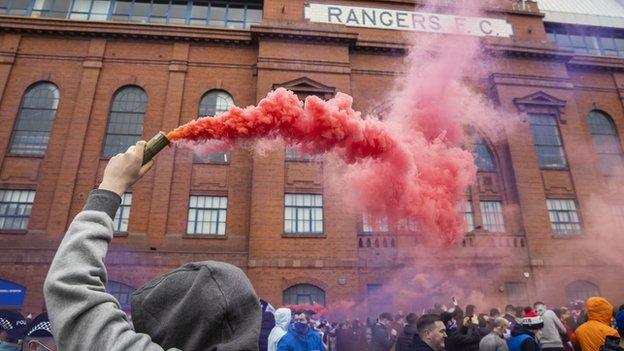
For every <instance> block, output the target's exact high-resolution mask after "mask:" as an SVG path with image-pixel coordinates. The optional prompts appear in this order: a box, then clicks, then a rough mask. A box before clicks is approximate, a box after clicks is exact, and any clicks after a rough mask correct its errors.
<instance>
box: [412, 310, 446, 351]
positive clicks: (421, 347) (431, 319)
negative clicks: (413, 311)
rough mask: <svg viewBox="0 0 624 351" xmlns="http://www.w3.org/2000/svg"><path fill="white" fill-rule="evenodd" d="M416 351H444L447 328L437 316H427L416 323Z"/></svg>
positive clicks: (423, 316)
mask: <svg viewBox="0 0 624 351" xmlns="http://www.w3.org/2000/svg"><path fill="white" fill-rule="evenodd" d="M416 329H418V334H416V335H415V336H414V350H415V351H444V339H445V338H446V327H445V326H444V323H443V322H442V320H441V319H440V316H439V315H437V314H425V315H422V316H421V317H420V318H418V322H416Z"/></svg>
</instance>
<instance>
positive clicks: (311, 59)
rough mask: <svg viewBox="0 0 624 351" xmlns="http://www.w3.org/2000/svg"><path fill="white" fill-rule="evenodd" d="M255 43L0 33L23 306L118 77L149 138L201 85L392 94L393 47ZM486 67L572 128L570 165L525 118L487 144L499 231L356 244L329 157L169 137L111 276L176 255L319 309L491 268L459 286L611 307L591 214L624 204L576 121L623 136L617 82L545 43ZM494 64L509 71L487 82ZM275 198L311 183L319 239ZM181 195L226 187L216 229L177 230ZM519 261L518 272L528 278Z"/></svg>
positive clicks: (137, 275)
mask: <svg viewBox="0 0 624 351" xmlns="http://www.w3.org/2000/svg"><path fill="white" fill-rule="evenodd" d="M266 3H267V4H266V5H265V12H264V16H265V19H267V21H266V23H267V25H268V24H270V23H277V22H271V21H281V20H286V19H288V20H291V21H294V22H292V23H294V24H293V26H294V27H297V28H301V27H303V28H304V29H305V28H306V26H308V28H309V27H311V26H310V25H306V24H305V22H302V16H303V13H302V11H303V10H302V4H303V2H291V1H288V2H285V1H267V2H266ZM370 5H371V6H386V7H387V6H395V5H388V4H382V3H381V2H380V3H370ZM397 6H398V5H397ZM282 7H284V11H282ZM409 7H410V5H401V8H406V9H407V8H409ZM492 16H503V15H502V13H496V14H492ZM507 16H508V18H509V19H510V21H511V22H512V23H513V25H514V27H515V30H516V33H517V34H518V37H517V40H521V41H524V42H529V43H533V44H535V45H545V47H547V46H548V44H544V43H543V41H544V40H545V37H544V32H543V26H542V25H541V17H538V16H524V15H523V16H515V15H512V14H508V15H507ZM269 20H271V21H269ZM323 28H325V27H323ZM327 28H329V29H332V30H334V29H335V30H336V31H345V32H354V33H358V32H359V35H360V37H358V40H384V41H388V42H403V40H404V39H403V38H402V37H401V35H402V33H398V32H394V31H382V30H356V29H353V28H347V29H345V28H341V27H337V26H328V27H327ZM206 35H208V36H209V35H210V34H206ZM254 40H255V41H253V42H251V43H248V42H241V43H232V42H229V43H225V42H215V41H182V40H166V39H160V40H157V39H155V38H148V37H140V36H139V37H137V38H132V39H129V38H128V39H123V38H119V37H114V36H108V37H89V36H81V37H77V36H69V35H64V34H60V33H56V34H54V33H48V34H30V33H23V32H20V33H18V32H6V31H5V32H2V34H0V51H2V53H3V54H4V56H0V118H1V121H2V123H0V187H1V188H32V189H36V190H37V197H36V200H35V204H34V206H33V212H32V215H31V219H30V223H29V228H28V233H26V234H9V233H0V279H6V280H11V281H14V282H16V283H19V284H22V285H25V286H27V288H28V292H27V296H26V303H25V305H24V311H25V312H37V311H38V310H39V309H40V308H41V307H42V301H43V299H42V293H41V287H42V283H43V279H44V277H45V273H46V270H47V268H48V266H49V263H50V261H51V259H52V257H53V254H54V251H55V249H56V247H57V245H58V242H59V241H60V239H61V237H62V234H63V232H64V230H65V228H66V226H67V225H68V223H69V221H70V220H71V219H72V217H73V216H74V215H75V214H76V213H77V212H78V211H79V210H80V208H81V207H82V205H83V203H84V200H85V199H86V197H87V195H88V193H89V191H90V190H91V189H93V188H94V187H96V186H97V184H98V183H99V181H100V180H101V175H102V171H103V169H104V166H105V164H106V160H104V159H102V158H101V156H100V155H101V152H102V145H103V138H104V135H105V129H106V125H107V120H108V113H109V107H110V102H111V98H112V96H113V94H114V93H115V92H116V91H117V90H118V89H119V88H121V87H123V86H126V85H136V86H139V87H141V88H142V89H144V90H145V91H146V93H147V96H148V104H147V111H146V114H145V123H144V130H143V138H144V139H148V138H150V137H151V136H152V135H154V134H155V133H156V132H157V131H159V130H170V129H171V128H173V127H175V126H177V125H179V124H181V123H184V122H186V121H188V120H190V119H192V118H195V117H196V114H197V112H198V105H199V101H200V99H201V96H202V95H203V94H204V93H205V92H207V91H209V90H211V89H223V90H226V91H228V92H229V93H230V94H231V95H232V97H233V99H234V101H235V103H236V104H237V105H239V106H246V105H250V104H254V103H255V102H257V101H258V99H260V98H262V97H263V96H265V95H266V93H267V92H268V91H269V90H271V89H272V87H273V85H274V84H280V83H284V82H287V81H290V80H293V79H297V78H301V77H307V78H309V79H312V80H314V81H317V82H319V83H321V84H324V85H326V86H330V87H334V88H335V89H336V90H337V91H343V92H347V93H350V94H352V95H353V96H354V104H355V106H356V108H358V109H361V110H362V111H370V110H372V109H374V108H375V107H378V106H379V105H381V104H382V103H383V102H384V101H385V100H386V94H387V93H388V92H389V91H390V90H391V89H392V88H393V87H394V79H395V78H396V77H397V76H398V75H399V74H400V73H401V72H402V68H401V65H402V64H403V61H404V57H405V56H404V55H401V54H397V53H390V52H386V51H377V52H372V51H364V50H359V49H354V48H353V47H350V45H351V44H349V43H348V42H324V43H321V42H319V41H318V40H308V41H306V40H305V39H301V38H298V39H283V38H264V37H259V38H257V39H254ZM511 44H512V45H513V42H511ZM544 50H546V49H544ZM490 70H491V71H490V72H488V73H487V74H488V76H484V77H471V78H473V79H475V81H482V82H486V83H483V84H482V85H483V86H486V87H487V89H490V90H491V91H489V92H488V93H490V94H491V95H492V96H495V97H496V99H497V100H498V102H499V103H500V107H501V108H503V109H505V110H507V111H510V112H513V113H520V114H521V115H522V114H524V113H525V112H519V110H518V107H517V106H516V105H515V104H514V103H513V99H514V98H519V97H524V96H527V95H529V94H532V93H535V92H537V91H543V92H545V93H547V94H549V95H551V96H554V97H556V98H559V99H562V100H566V104H565V107H564V108H563V110H562V112H563V114H562V115H563V116H565V120H566V123H565V124H561V125H560V130H561V133H562V137H563V140H564V143H565V147H566V155H567V158H568V161H569V164H570V169H569V171H568V170H566V171H543V170H540V169H539V167H538V164H537V158H536V156H535V152H534V147H533V145H532V143H531V140H532V139H531V131H530V127H529V124H528V122H527V121H526V120H527V118H526V116H525V118H524V119H525V122H523V123H521V124H520V125H519V126H517V127H516V128H514V129H513V130H508V131H507V138H506V140H503V141H501V142H500V143H495V146H494V148H495V153H496V154H497V156H498V160H497V162H498V164H499V165H500V168H499V173H498V174H495V175H493V177H494V179H495V181H496V185H495V188H496V189H495V190H491V189H490V190H487V191H489V192H490V196H497V198H501V199H502V200H503V201H504V202H505V205H506V208H508V210H506V212H505V216H506V217H505V221H506V223H507V229H508V231H509V232H508V233H507V234H506V235H504V236H497V237H493V236H492V235H488V234H478V235H474V236H471V237H469V238H467V239H466V241H465V242H464V243H463V244H462V245H460V246H459V247H458V248H456V249H454V250H452V251H451V252H450V253H447V254H444V255H441V254H439V253H438V252H435V251H434V252H431V250H430V249H426V248H423V247H422V246H421V245H422V243H420V242H419V241H418V240H414V238H411V237H398V238H396V247H394V248H392V247H387V248H383V247H380V248H375V247H373V248H366V247H364V248H358V240H357V239H358V237H357V233H358V229H357V228H358V225H359V224H358V223H359V222H358V216H359V214H358V213H353V211H352V210H350V209H348V208H346V206H344V203H343V202H342V201H341V194H340V192H339V191H334V190H332V189H331V188H330V187H328V186H327V183H326V180H325V176H326V175H327V173H326V172H327V168H326V167H324V166H323V164H318V163H300V162H285V161H284V149H283V147H282V146H280V145H278V146H276V148H275V149H274V150H272V151H270V152H268V153H267V155H265V156H259V155H255V154H253V153H252V152H250V151H249V150H246V149H236V150H233V151H232V155H231V162H230V163H229V164H227V165H216V164H193V162H192V155H191V153H190V152H189V151H185V150H180V149H178V150H175V149H167V150H165V151H163V152H162V153H161V154H160V155H159V156H158V157H157V160H156V166H155V170H154V171H152V172H151V173H150V174H148V175H147V176H146V177H145V178H144V179H142V180H141V181H140V182H139V183H137V184H136V185H135V186H134V187H133V189H132V191H133V204H132V210H131V215H130V225H129V230H128V231H129V233H128V235H127V236H124V237H116V238H115V239H114V242H113V245H112V248H111V254H110V257H109V260H108V261H109V264H110V269H109V278H110V279H111V280H115V281H119V282H123V283H125V284H128V285H131V286H135V287H138V286H140V285H141V284H144V283H145V282H147V281H148V280H149V279H151V278H153V277H155V276H156V275H158V274H162V273H164V272H166V271H168V270H171V269H173V268H175V267H177V266H179V265H181V264H183V263H185V262H188V261H197V260H207V259H218V260H225V261H228V262H232V263H234V264H237V265H239V266H240V267H242V268H243V269H246V270H247V273H248V274H249V277H250V279H251V281H252V282H253V284H254V286H255V288H256V290H257V292H258V294H259V295H260V296H261V297H263V298H265V299H267V300H269V301H270V302H272V303H273V304H274V305H279V304H281V303H282V293H283V290H284V289H286V288H287V287H288V286H290V285H292V284H299V283H306V282H307V283H311V284H315V285H318V286H319V287H321V288H323V289H325V290H326V301H327V302H328V303H329V304H336V303H339V302H341V301H347V300H349V299H355V300H358V303H360V304H361V305H364V306H365V305H366V303H365V296H366V286H367V284H377V283H379V284H386V286H388V285H389V284H396V282H393V280H392V277H393V276H394V273H396V272H397V271H402V272H404V273H403V274H405V275H406V276H408V277H412V276H418V275H420V274H423V275H424V276H426V275H427V274H429V275H430V276H431V277H434V276H440V275H446V274H448V275H452V274H454V272H456V271H457V270H460V269H462V267H463V268H465V267H473V266H475V267H476V266H477V265H485V267H487V270H488V272H489V273H488V274H487V275H485V276H484V277H486V278H483V277H482V278H483V279H480V280H476V281H472V282H461V283H460V284H464V285H465V287H466V290H467V291H468V292H467V293H466V295H467V296H468V295H469V293H470V292H471V291H478V292H479V293H482V294H483V296H485V297H486V298H487V300H486V301H487V302H488V303H490V304H493V305H494V304H497V305H501V304H503V303H505V302H506V300H507V296H506V295H505V292H504V290H501V286H504V283H505V282H506V281H523V282H526V283H527V287H528V290H529V296H528V298H527V300H526V303H528V302H530V301H531V300H533V299H535V298H537V297H539V298H541V299H546V300H547V301H552V302H556V303H563V302H565V299H566V298H565V294H564V287H565V285H567V284H568V283H569V282H571V281H573V280H576V279H582V280H588V281H591V282H593V283H595V284H596V285H598V286H599V287H600V291H601V293H603V294H604V295H605V296H607V297H608V298H610V299H613V300H614V302H618V303H621V300H622V299H624V295H623V293H622V290H621V289H618V284H617V281H618V279H617V278H618V276H616V274H617V272H619V270H620V269H621V267H620V268H618V267H617V266H616V259H615V257H617V256H613V255H612V253H613V251H612V250H602V249H604V248H617V247H619V246H621V245H622V242H623V240H621V237H619V239H618V237H617V235H618V234H620V235H621V234H622V232H621V231H622V230H621V229H620V228H621V227H619V228H614V227H609V228H604V227H603V226H601V224H602V223H604V222H605V221H607V222H608V221H611V222H613V220H612V219H613V217H614V216H616V214H614V213H611V212H610V213H609V215H605V213H606V212H605V213H596V212H597V211H595V208H596V205H595V201H596V199H597V198H598V199H604V201H605V202H606V203H607V205H606V207H607V208H609V206H616V205H619V206H624V202H623V201H622V200H621V199H622V198H623V197H622V190H621V189H623V187H622V186H621V183H622V180H621V178H606V177H604V176H603V175H601V174H600V172H599V171H598V170H597V168H596V164H595V162H594V160H593V154H594V150H593V146H592V145H593V144H592V143H591V136H590V135H589V129H588V127H587V124H586V120H585V119H586V115H587V113H588V112H589V111H591V110H592V109H601V110H603V111H605V112H607V113H609V114H610V115H611V117H613V119H614V121H615V124H616V126H617V127H618V130H620V131H621V130H622V128H623V127H624V110H623V107H622V99H621V96H622V91H621V89H622V88H621V87H622V86H623V85H622V84H621V83H622V82H623V80H624V78H623V77H624V76H622V74H621V73H618V72H612V71H608V70H599V69H586V68H585V69H579V68H577V67H576V66H574V65H570V64H566V62H565V60H563V59H556V58H552V57H550V56H546V55H534V56H533V57H520V56H515V55H510V56H501V57H500V58H499V59H498V61H496V64H494V65H492V67H491V68H490ZM502 76H504V77H505V79H506V80H505V81H504V82H503V81H502V80H498V78H497V77H502ZM41 80H46V81H51V82H53V83H54V84H56V85H57V86H58V87H59V89H60V92H61V100H60V104H59V108H58V111H57V115H56V120H55V123H54V127H53V130H52V133H51V138H50V143H49V145H48V150H47V152H46V155H45V157H41V158H25V157H17V156H11V155H7V152H6V150H7V147H8V143H9V140H10V134H11V130H12V128H13V125H14V122H15V118H16V115H17V111H18V109H19V104H20V100H21V96H22V94H23V92H24V90H25V89H26V88H27V87H28V86H30V85H31V84H33V83H34V82H37V81H41ZM479 84H481V83H479ZM491 191H494V192H495V195H492V193H491ZM285 192H299V193H322V194H323V201H324V216H325V221H324V233H323V236H322V237H320V238H288V237H285V236H284V235H283V213H284V204H283V201H284V193H285ZM484 193H486V191H485V190H484V188H483V187H482V185H477V186H475V189H473V194H484ZM190 194H208V195H209V194H215V195H227V196H228V219H227V230H226V232H227V235H226V237H225V238H223V239H214V238H188V237H186V236H185V235H184V233H185V230H186V220H187V207H188V197H189V195H190ZM549 195H550V196H553V195H558V196H560V195H567V196H572V197H574V198H576V200H577V201H578V204H579V206H580V212H581V216H582V218H583V222H584V234H583V235H581V236H579V237H576V238H572V239H558V238H554V237H553V236H552V234H551V227H550V222H549V219H548V213H547V210H546V203H545V197H546V196H549ZM476 214H478V212H477V213H476ZM588 248H590V249H591V250H588ZM592 252H593V253H594V254H592ZM442 267H443V268H442ZM525 272H528V273H529V278H525V277H524V276H523V273H525ZM596 272H599V274H597V273H596ZM475 274H478V273H475ZM339 278H344V279H346V281H345V284H339V283H338V281H339ZM409 288H410V287H409V285H406V286H400V285H399V286H394V289H396V290H398V292H397V296H398V297H397V298H396V299H395V302H396V303H395V306H394V307H395V308H397V309H398V308H405V309H409V308H413V307H414V306H416V305H417V304H416V303H415V302H414V301H411V300H410V298H411V297H410V295H409V294H403V293H401V292H400V290H401V289H405V290H407V289H409ZM430 289H431V290H433V291H431V292H429V293H430V294H434V295H435V294H437V295H436V296H438V295H439V296H442V295H445V294H446V295H450V294H451V293H452V291H450V290H452V289H450V288H444V287H440V286H437V287H436V286H433V287H430ZM438 290H443V291H438ZM401 297H402V298H401Z"/></svg>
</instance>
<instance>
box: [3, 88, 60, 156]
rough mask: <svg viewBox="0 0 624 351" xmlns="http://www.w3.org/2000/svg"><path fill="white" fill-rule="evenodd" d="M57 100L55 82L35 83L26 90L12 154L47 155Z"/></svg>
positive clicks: (12, 143) (11, 149)
mask: <svg viewBox="0 0 624 351" xmlns="http://www.w3.org/2000/svg"><path fill="white" fill-rule="evenodd" d="M58 103H59V90H58V88H57V87H56V85H54V84H52V83H49V82H41V83H36V84H34V85H32V86H31V87H30V88H28V90H26V92H25V93H24V96H23V97H22V103H21V105H20V109H19V112H18V115H17V121H16V123H15V127H14V128H13V134H12V135H11V143H10V146H9V152H10V153H11V154H16V155H45V152H46V148H47V147H48V140H49V139H50V131H51V130H52V124H53V123H54V116H55V115H56V109H57V107H58Z"/></svg>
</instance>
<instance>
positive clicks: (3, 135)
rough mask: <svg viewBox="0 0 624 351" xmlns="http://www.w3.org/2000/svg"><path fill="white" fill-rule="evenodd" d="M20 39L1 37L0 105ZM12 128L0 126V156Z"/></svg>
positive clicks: (18, 37)
mask: <svg viewBox="0 0 624 351" xmlns="http://www.w3.org/2000/svg"><path fill="white" fill-rule="evenodd" d="M21 38H22V36H21V35H19V34H12V33H6V34H4V35H3V36H2V40H1V41H0V105H1V103H2V100H3V99H4V91H5V89H6V86H7V82H8V81H9V77H10V75H11V70H12V69H13V63H14V62H15V55H16V54H17V49H18V47H19V43H20V39H21ZM3 120H4V121H5V122H8V121H9V120H12V118H7V119H3ZM12 128H13V123H3V124H2V126H0V139H2V140H3V141H2V143H0V155H4V154H5V153H6V148H7V146H8V145H9V137H10V135H11V129H12ZM0 164H1V160H0Z"/></svg>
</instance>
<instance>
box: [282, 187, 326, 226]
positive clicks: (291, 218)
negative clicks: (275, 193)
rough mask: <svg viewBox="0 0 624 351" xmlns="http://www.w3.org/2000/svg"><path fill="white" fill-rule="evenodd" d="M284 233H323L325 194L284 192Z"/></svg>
mask: <svg viewBox="0 0 624 351" xmlns="http://www.w3.org/2000/svg"><path fill="white" fill-rule="evenodd" d="M284 233H323V195H320V194H284Z"/></svg>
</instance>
